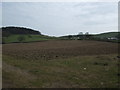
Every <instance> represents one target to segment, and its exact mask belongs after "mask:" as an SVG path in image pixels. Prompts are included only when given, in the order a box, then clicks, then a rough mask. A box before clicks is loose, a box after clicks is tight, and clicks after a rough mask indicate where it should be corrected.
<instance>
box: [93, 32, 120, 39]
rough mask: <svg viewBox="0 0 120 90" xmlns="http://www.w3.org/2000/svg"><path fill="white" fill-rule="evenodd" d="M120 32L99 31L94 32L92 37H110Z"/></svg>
mask: <svg viewBox="0 0 120 90" xmlns="http://www.w3.org/2000/svg"><path fill="white" fill-rule="evenodd" d="M118 34H120V32H108V33H101V34H96V35H94V37H97V38H110V37H117V36H118Z"/></svg>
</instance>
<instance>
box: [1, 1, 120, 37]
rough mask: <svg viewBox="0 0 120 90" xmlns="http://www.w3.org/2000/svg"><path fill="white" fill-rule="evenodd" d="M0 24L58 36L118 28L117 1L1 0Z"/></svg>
mask: <svg viewBox="0 0 120 90" xmlns="http://www.w3.org/2000/svg"><path fill="white" fill-rule="evenodd" d="M2 26H20V27H28V28H32V29H35V30H39V31H40V32H41V33H42V34H45V35H51V36H61V35H68V34H78V33H79V32H83V33H85V32H89V33H102V32H108V31H117V30H118V3H117V2H75V3H73V2H65V3H63V2H39V3H38V2H31V3H30V2H26V3H25V2H16V3H15V2H3V3H2Z"/></svg>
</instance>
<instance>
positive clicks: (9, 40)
mask: <svg viewBox="0 0 120 90" xmlns="http://www.w3.org/2000/svg"><path fill="white" fill-rule="evenodd" d="M19 37H23V38H24V40H22V41H19V39H18V38H19ZM54 39H57V38H56V37H49V36H45V35H10V36H8V37H3V42H4V43H14V42H34V41H45V40H54Z"/></svg>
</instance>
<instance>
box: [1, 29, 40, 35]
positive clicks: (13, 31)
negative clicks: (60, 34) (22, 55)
mask: <svg viewBox="0 0 120 90" xmlns="http://www.w3.org/2000/svg"><path fill="white" fill-rule="evenodd" d="M1 29H2V36H3V37H7V36H10V35H16V34H17V35H26V34H32V35H41V33H40V32H39V31H36V30H33V29H29V28H24V27H2V28H1Z"/></svg>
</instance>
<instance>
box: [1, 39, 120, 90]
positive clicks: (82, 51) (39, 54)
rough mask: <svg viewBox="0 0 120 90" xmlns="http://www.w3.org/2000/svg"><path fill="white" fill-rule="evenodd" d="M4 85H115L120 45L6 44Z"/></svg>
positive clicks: (108, 43) (60, 86)
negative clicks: (119, 47)
mask: <svg viewBox="0 0 120 90" xmlns="http://www.w3.org/2000/svg"><path fill="white" fill-rule="evenodd" d="M2 54H3V87H22V88H24V87H32V88H35V87H37V88H39V87H43V88H44V87H52V88H53V87H56V88H57V87H59V88H65V87H74V88H75V87H77V88H92V87H95V88H97V87H98V88H100V87H103V88H106V87H108V88H109V87H110V88H112V87H113V88H116V87H118V86H119V84H118V77H119V76H120V75H119V72H118V65H119V63H118V55H117V54H118V44H117V43H110V42H100V41H84V40H83V41H80V40H53V41H43V42H34V43H14V44H3V53H2Z"/></svg>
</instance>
